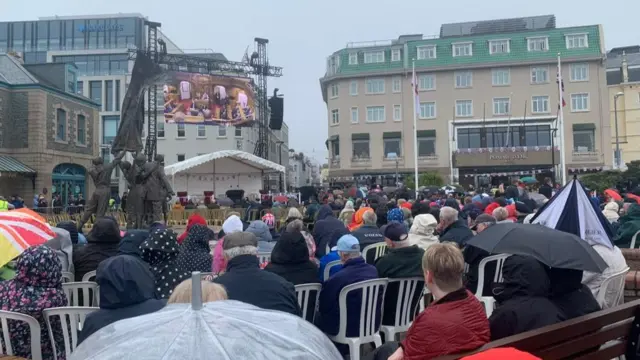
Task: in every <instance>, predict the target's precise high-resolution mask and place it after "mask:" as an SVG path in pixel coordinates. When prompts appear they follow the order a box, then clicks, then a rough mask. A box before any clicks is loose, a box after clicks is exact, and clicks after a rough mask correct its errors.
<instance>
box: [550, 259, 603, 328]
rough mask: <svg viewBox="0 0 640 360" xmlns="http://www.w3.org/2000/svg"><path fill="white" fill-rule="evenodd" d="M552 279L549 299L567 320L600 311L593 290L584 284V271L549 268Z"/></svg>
mask: <svg viewBox="0 0 640 360" xmlns="http://www.w3.org/2000/svg"><path fill="white" fill-rule="evenodd" d="M546 270H547V274H548V277H549V279H550V290H549V299H550V300H551V301H552V302H553V303H554V304H555V305H556V306H557V307H558V309H560V311H561V312H562V313H563V314H564V315H565V317H566V319H567V320H570V319H573V318H576V317H578V316H582V315H586V314H590V313H592V312H596V311H600V310H601V308H600V305H598V302H597V301H596V298H595V297H593V294H592V293H591V290H590V289H589V288H588V287H587V286H586V285H583V284H582V271H580V270H572V269H556V268H547V269H546Z"/></svg>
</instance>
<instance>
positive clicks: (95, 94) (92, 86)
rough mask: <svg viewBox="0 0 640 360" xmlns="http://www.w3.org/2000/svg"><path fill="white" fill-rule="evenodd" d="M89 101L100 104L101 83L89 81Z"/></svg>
mask: <svg viewBox="0 0 640 360" xmlns="http://www.w3.org/2000/svg"><path fill="white" fill-rule="evenodd" d="M89 99H91V100H93V101H94V102H96V103H98V104H102V81H89Z"/></svg>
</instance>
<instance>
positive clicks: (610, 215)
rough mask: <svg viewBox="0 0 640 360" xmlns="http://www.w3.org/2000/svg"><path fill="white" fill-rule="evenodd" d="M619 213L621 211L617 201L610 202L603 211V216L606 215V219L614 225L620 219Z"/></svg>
mask: <svg viewBox="0 0 640 360" xmlns="http://www.w3.org/2000/svg"><path fill="white" fill-rule="evenodd" d="M618 211H620V207H619V206H618V203H617V202H615V201H609V202H608V203H607V205H605V206H604V210H602V215H604V217H606V218H607V220H609V222H610V223H614V222H616V221H618V219H619V218H620V215H619V214H618Z"/></svg>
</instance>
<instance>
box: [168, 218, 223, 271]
mask: <svg viewBox="0 0 640 360" xmlns="http://www.w3.org/2000/svg"><path fill="white" fill-rule="evenodd" d="M213 238H214V233H213V231H212V230H211V229H209V228H208V227H206V226H204V225H198V224H196V225H193V226H192V227H191V229H189V232H188V233H187V238H186V239H185V240H184V242H183V243H182V246H181V247H180V253H179V254H178V259H177V260H176V263H177V265H178V268H179V269H181V270H183V271H186V272H188V273H189V275H190V274H191V273H192V272H194V271H200V272H209V271H211V270H210V269H211V263H212V262H213V257H212V256H211V247H210V246H209V241H211V240H213Z"/></svg>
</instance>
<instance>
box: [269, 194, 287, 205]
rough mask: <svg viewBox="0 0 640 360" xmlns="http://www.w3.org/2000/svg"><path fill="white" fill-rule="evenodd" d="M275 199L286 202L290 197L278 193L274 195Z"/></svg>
mask: <svg viewBox="0 0 640 360" xmlns="http://www.w3.org/2000/svg"><path fill="white" fill-rule="evenodd" d="M273 200H274V201H277V202H279V203H286V202H287V201H289V198H288V197H286V196H284V195H276V196H274V197H273Z"/></svg>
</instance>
